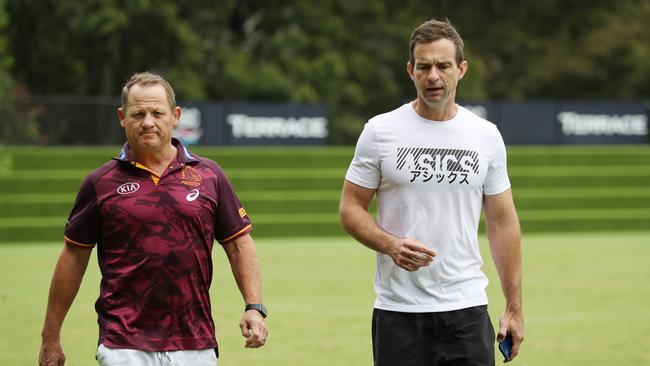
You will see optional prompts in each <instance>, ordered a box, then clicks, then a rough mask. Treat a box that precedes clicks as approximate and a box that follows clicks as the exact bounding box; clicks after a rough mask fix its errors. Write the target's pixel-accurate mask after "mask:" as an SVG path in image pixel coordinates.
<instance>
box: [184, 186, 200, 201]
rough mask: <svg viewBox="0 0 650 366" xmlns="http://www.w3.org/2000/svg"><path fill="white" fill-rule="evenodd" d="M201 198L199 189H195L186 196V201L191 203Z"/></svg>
mask: <svg viewBox="0 0 650 366" xmlns="http://www.w3.org/2000/svg"><path fill="white" fill-rule="evenodd" d="M198 196H199V190H198V189H193V190H191V191H190V193H188V194H187V196H185V199H186V200H188V201H189V202H192V201H194V200H195V199H196V198H197V197H198Z"/></svg>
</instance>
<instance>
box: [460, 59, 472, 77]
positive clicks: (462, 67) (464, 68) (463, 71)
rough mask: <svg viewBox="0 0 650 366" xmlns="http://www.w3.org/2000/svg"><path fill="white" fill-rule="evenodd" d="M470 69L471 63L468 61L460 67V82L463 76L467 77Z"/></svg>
mask: <svg viewBox="0 0 650 366" xmlns="http://www.w3.org/2000/svg"><path fill="white" fill-rule="evenodd" d="M468 68H469V63H468V62H467V60H463V62H461V63H460V65H458V69H459V70H460V75H459V76H458V80H460V79H462V78H463V76H465V73H466V72H467V69H468Z"/></svg>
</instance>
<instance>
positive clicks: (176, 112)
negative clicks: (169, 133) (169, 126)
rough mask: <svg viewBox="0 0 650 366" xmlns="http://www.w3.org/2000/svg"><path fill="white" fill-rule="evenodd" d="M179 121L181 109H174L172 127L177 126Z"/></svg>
mask: <svg viewBox="0 0 650 366" xmlns="http://www.w3.org/2000/svg"><path fill="white" fill-rule="evenodd" d="M180 120H181V107H176V108H174V127H176V126H177V125H178V122H180Z"/></svg>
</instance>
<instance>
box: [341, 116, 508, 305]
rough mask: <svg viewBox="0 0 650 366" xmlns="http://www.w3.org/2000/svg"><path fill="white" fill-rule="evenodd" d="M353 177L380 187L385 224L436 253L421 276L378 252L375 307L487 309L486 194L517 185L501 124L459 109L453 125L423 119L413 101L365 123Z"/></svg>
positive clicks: (380, 218)
mask: <svg viewBox="0 0 650 366" xmlns="http://www.w3.org/2000/svg"><path fill="white" fill-rule="evenodd" d="M345 178H346V179H347V180H348V181H350V182H352V183H354V184H357V185H360V186H362V187H365V188H369V189H377V194H376V197H377V223H378V224H379V226H381V227H382V228H383V229H384V230H386V231H388V232H390V233H392V234H393V235H395V236H397V237H400V238H413V239H418V240H420V241H421V242H423V243H424V244H425V245H426V246H428V247H429V248H431V249H433V250H435V251H436V252H437V253H438V255H437V256H436V258H435V259H434V261H433V263H432V264H431V265H429V266H427V267H423V268H420V269H419V270H418V271H416V272H408V271H406V270H403V269H401V268H399V267H398V266H397V265H395V263H394V262H393V260H392V259H391V257H390V256H388V255H386V254H382V253H377V271H376V273H375V291H376V292H377V300H376V301H375V308H378V309H383V310H391V311H401V312H439V311H450V310H457V309H464V308H468V307H472V306H478V305H485V304H487V295H486V293H485V288H486V286H487V283H488V280H487V277H486V276H485V274H484V273H483V272H482V271H481V267H482V265H483V260H482V258H481V255H480V252H479V245H478V234H477V232H478V226H479V220H480V215H481V207H482V200H483V195H494V194H499V193H502V192H504V191H506V190H507V189H508V188H510V181H509V179H508V173H507V170H506V149H505V145H504V143H503V139H502V138H501V134H500V133H499V131H498V130H497V128H496V126H495V125H494V124H492V123H490V122H488V121H486V120H484V119H482V118H480V117H478V116H476V115H475V114H473V113H472V112H470V111H469V110H467V109H465V108H463V107H461V106H458V113H456V116H455V117H454V118H453V119H451V120H448V121H442V122H441V121H431V120H428V119H425V118H423V117H421V116H420V115H418V114H417V113H416V112H415V110H414V108H413V106H412V105H411V103H409V104H405V105H403V106H401V107H400V108H397V109H395V110H393V111H391V112H388V113H384V114H381V115H378V116H376V117H374V118H372V119H370V121H368V123H367V124H366V125H365V128H364V130H363V132H362V133H361V136H360V137H359V141H358V143H357V147H356V151H355V154H354V159H353V160H352V163H351V164H350V167H349V169H348V172H347V174H346V176H345Z"/></svg>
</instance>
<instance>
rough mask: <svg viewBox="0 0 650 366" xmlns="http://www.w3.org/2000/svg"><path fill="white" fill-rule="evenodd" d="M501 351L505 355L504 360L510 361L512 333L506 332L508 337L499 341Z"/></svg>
mask: <svg viewBox="0 0 650 366" xmlns="http://www.w3.org/2000/svg"><path fill="white" fill-rule="evenodd" d="M499 351H501V354H502V355H503V357H505V359H504V360H503V362H504V363H505V362H510V360H511V357H512V336H511V335H510V334H506V337H505V338H504V339H503V340H502V341H501V342H499Z"/></svg>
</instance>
